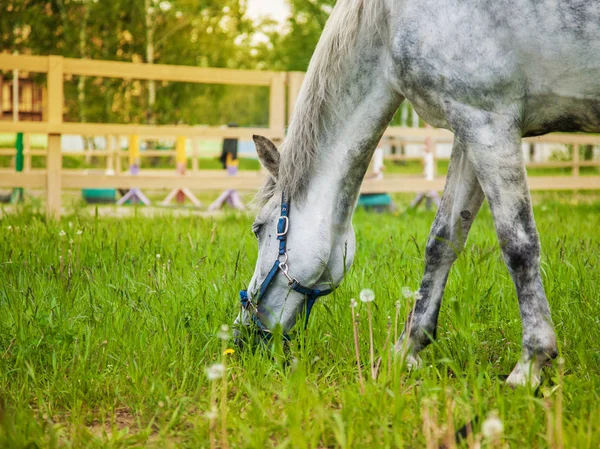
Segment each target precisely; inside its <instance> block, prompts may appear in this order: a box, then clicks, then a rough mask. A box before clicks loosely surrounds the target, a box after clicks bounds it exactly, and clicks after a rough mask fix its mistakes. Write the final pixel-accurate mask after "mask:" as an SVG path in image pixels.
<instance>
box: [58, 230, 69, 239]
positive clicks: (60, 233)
mask: <svg viewBox="0 0 600 449" xmlns="http://www.w3.org/2000/svg"><path fill="white" fill-rule="evenodd" d="M65 235H67V233H66V232H65V231H64V230H62V229H61V231H60V232H59V233H58V236H59V237H64V236H65Z"/></svg>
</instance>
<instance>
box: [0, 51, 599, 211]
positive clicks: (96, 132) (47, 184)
mask: <svg viewBox="0 0 600 449" xmlns="http://www.w3.org/2000/svg"><path fill="white" fill-rule="evenodd" d="M14 69H17V70H19V71H23V72H37V73H45V74H46V75H47V99H46V104H45V105H44V109H45V110H44V115H43V116H44V118H45V120H44V121H42V122H25V121H19V122H9V121H0V133H16V132H22V133H25V155H26V158H25V167H24V172H22V173H15V172H14V171H9V170H0V187H4V188H6V187H25V188H35V189H45V190H46V210H47V213H48V214H49V215H51V216H55V217H57V216H58V215H59V214H60V208H61V191H62V190H63V189H82V188H109V187H110V188H112V187H118V188H133V187H139V188H153V189H158V188H160V189H162V188H164V189H172V188H189V189H193V190H220V189H225V188H236V189H240V190H254V189H257V188H258V187H259V186H260V185H261V184H262V182H263V180H264V174H263V173H262V172H244V171H241V172H240V173H239V174H238V175H237V176H236V177H229V176H227V175H226V174H225V173H224V172H223V171H209V170H202V171H198V165H197V164H198V162H197V161H198V159H197V158H196V157H194V158H193V159H192V172H191V173H189V174H188V175H186V176H180V175H177V174H175V170H173V172H171V173H158V172H156V171H152V172H142V173H141V174H140V175H138V176H131V175H129V174H124V173H123V172H122V170H121V166H120V161H121V159H122V157H121V156H124V155H123V154H122V152H121V150H120V148H119V147H118V145H114V144H113V145H112V146H111V145H109V148H108V149H107V150H108V151H107V152H106V153H105V156H106V157H107V158H112V159H111V161H114V166H115V171H116V176H108V175H89V174H86V173H84V172H83V171H81V170H79V171H74V170H66V169H63V167H62V157H63V155H65V154H68V153H66V152H63V151H62V148H61V136H62V135H63V134H76V135H83V136H105V137H106V138H107V142H115V141H116V142H118V141H119V138H120V137H124V136H130V135H139V136H141V138H142V139H153V138H173V139H174V138H175V137H176V136H184V137H186V138H187V139H190V140H191V141H192V148H197V145H198V142H199V141H200V140H203V139H205V140H206V139H210V140H212V139H223V138H238V139H244V140H247V139H250V138H251V137H252V135H253V134H261V135H264V136H267V137H269V138H271V139H272V140H274V141H275V142H276V143H280V142H281V141H282V140H283V138H284V136H285V127H286V122H287V120H289V117H291V113H292V111H293V107H294V104H295V101H296V99H297V97H298V92H299V90H300V86H301V84H302V81H303V78H304V74H302V73H297V72H292V73H283V72H268V71H249V70H229V69H215V68H199V67H188V66H175V65H159V64H151V65H149V64H142V63H127V62H109V61H96V60H86V59H70V58H63V57H60V56H22V55H8V54H0V70H14ZM65 76H94V77H108V78H122V79H138V80H157V81H173V82H192V83H210V84H233V85H251V86H266V87H269V89H270V96H269V126H268V128H221V127H199V126H170V125H161V126H152V125H137V124H132V125H122V124H104V123H67V122H64V121H63V108H64V92H63V85H64V78H65ZM286 119H287V120H286ZM31 134H45V135H47V136H48V145H47V151H42V150H32V149H31V148H30V145H29V143H28V137H27V136H28V135H31ZM386 136H388V137H389V138H392V139H394V140H396V141H401V142H405V143H419V144H422V143H423V142H424V140H425V138H426V137H430V138H432V139H433V140H434V141H435V142H438V143H447V142H451V141H452V133H450V132H448V131H445V130H440V129H420V128H399V127H390V128H389V129H388V130H387V131H386ZM527 140H528V141H532V142H540V143H541V142H544V143H558V144H572V145H574V148H577V147H578V145H584V144H593V145H600V136H595V135H582V134H550V135H547V136H543V137H537V138H533V139H527ZM144 153H145V154H146V155H147V156H148V155H154V156H156V155H157V154H158V153H157V154H154V153H153V152H142V154H144ZM2 154H14V150H7V149H3V150H0V155H2ZM78 154H79V155H81V154H82V153H78ZM100 154H102V153H96V152H94V155H100ZM196 154H197V153H196ZM32 155H38V156H45V157H46V169H45V170H35V169H33V168H32V167H31V157H30V156H32ZM160 155H165V153H164V152H163V151H161V152H160ZM194 160H195V161H196V162H194ZM530 166H533V164H530ZM583 166H600V161H580V160H579V152H578V151H573V160H572V161H568V162H555V163H550V164H543V167H572V169H573V171H572V173H573V176H560V177H541V176H540V177H532V178H530V186H531V188H532V189H544V190H546V189H567V190H569V189H600V176H583V177H582V176H579V168H580V167H583ZM443 183H444V179H443V178H439V179H436V180H435V181H434V182H433V183H429V182H426V181H424V180H423V179H422V178H421V177H418V178H417V177H410V178H408V177H406V176H386V178H385V179H384V180H383V181H365V182H364V183H363V190H364V191H369V192H415V191H421V190H431V189H438V190H441V189H442V188H443Z"/></svg>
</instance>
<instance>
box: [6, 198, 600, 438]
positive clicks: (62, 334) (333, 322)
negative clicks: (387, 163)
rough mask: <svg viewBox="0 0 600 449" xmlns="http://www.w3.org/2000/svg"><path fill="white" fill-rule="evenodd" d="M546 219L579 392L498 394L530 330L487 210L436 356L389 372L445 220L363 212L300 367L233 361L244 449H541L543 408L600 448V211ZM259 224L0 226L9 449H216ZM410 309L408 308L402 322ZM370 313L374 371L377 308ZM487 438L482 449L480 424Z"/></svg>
mask: <svg viewBox="0 0 600 449" xmlns="http://www.w3.org/2000/svg"><path fill="white" fill-rule="evenodd" d="M396 199H397V200H399V201H400V202H401V203H405V202H406V201H408V199H409V197H408V196H401V197H397V198H396ZM534 201H535V202H539V203H540V205H539V206H536V207H535V215H536V219H537V222H538V226H539V231H540V235H541V239H542V247H543V255H542V276H543V281H544V284H545V287H546V291H547V293H548V299H549V301H550V304H551V307H552V314H553V319H554V322H555V324H556V327H557V331H558V335H559V339H558V340H559V347H560V353H561V356H562V357H563V358H564V359H565V365H564V373H565V374H564V377H561V376H560V375H559V372H558V370H557V368H556V365H554V366H552V367H549V368H547V369H546V370H545V381H544V385H543V388H542V390H541V391H542V392H543V394H544V395H545V396H546V398H545V399H541V398H538V397H536V396H535V395H534V393H533V392H531V391H528V390H526V389H517V390H511V389H510V388H508V387H506V386H505V385H504V383H503V382H502V380H501V379H500V376H501V375H505V374H507V373H508V372H509V371H510V369H511V368H512V366H513V364H514V363H515V362H516V361H517V359H518V356H519V349H520V337H521V324H520V317H519V311H518V305H517V298H516V295H515V293H514V287H513V285H512V282H511V280H510V277H509V275H508V273H507V270H506V267H505V266H504V262H503V260H502V257H501V254H500V250H499V247H498V243H497V239H496V236H495V234H494V230H493V224H492V221H491V216H490V213H489V210H488V209H487V208H484V210H483V211H482V212H481V215H480V216H479V217H478V220H477V221H476V222H475V225H474V227H473V230H472V234H471V235H470V237H469V241H468V243H467V248H466V251H465V252H464V253H463V254H462V255H461V256H460V258H459V259H458V261H457V262H456V264H455V266H454V268H453V270H452V273H451V275H450V278H449V280H448V286H447V292H446V295H445V301H444V304H443V307H442V312H441V315H440V327H439V332H438V339H437V342H436V343H435V344H434V345H432V346H431V347H430V348H428V349H426V350H425V351H424V352H423V354H422V355H423V357H424V367H423V368H421V369H419V370H417V371H415V372H412V373H406V372H405V371H403V370H402V369H401V367H400V366H395V365H390V361H389V360H388V357H387V354H388V353H387V352H385V351H383V350H382V348H383V347H384V344H385V340H386V338H387V333H388V330H387V329H388V328H387V326H388V325H387V323H388V316H391V317H392V320H391V321H392V332H394V330H393V329H394V316H395V313H396V312H395V311H396V306H395V302H396V300H398V299H399V298H401V289H402V287H403V286H408V287H410V288H411V289H412V290H415V289H416V288H417V286H418V283H419V280H420V277H421V274H422V270H423V249H424V246H425V242H426V236H427V233H428V230H429V228H430V226H431V222H432V220H433V213H428V212H427V213H426V212H418V213H406V214H402V215H392V214H379V215H378V214H372V215H371V214H366V213H364V212H363V211H358V212H357V214H356V216H355V219H354V222H355V226H356V233H357V237H358V241H359V242H360V245H359V247H358V248H359V250H358V253H357V257H356V261H355V263H354V266H353V268H352V269H351V270H350V272H349V273H348V277H347V278H346V280H345V281H344V283H343V284H342V286H341V287H340V288H339V289H338V290H337V291H336V292H335V293H334V294H333V295H332V296H330V297H326V298H323V299H321V300H319V303H318V304H317V305H316V306H315V310H314V313H313V315H312V317H311V323H310V325H309V329H308V332H306V333H304V332H303V331H300V332H299V335H298V336H297V338H295V339H294V341H293V342H292V344H291V346H290V348H289V350H288V351H287V352H286V353H282V352H281V351H280V350H277V349H273V350H272V351H271V350H266V349H260V348H259V349H258V350H256V351H252V350H250V348H245V349H243V350H240V349H239V348H238V349H236V352H235V354H233V355H232V356H228V360H227V365H228V368H227V380H228V386H227V392H228V394H227V396H226V401H227V402H226V403H227V407H228V418H227V425H226V432H227V434H228V439H229V445H230V447H256V448H258V447H260V448H270V447H273V448H274V447H341V448H346V447H365V448H367V447H426V438H427V436H426V432H425V431H424V428H425V429H426V427H425V426H426V424H427V422H429V424H431V425H432V426H433V427H434V428H437V429H438V430H441V431H442V433H443V432H444V428H446V426H447V424H449V423H450V421H449V420H452V425H453V426H455V427H460V426H462V425H463V424H465V423H466V422H468V421H470V420H472V419H473V418H475V417H479V418H480V419H481V420H483V419H484V418H485V417H486V416H487V415H488V414H489V413H490V411H491V410H497V412H498V415H499V417H500V419H501V420H502V422H503V423H504V428H505V430H504V441H503V442H502V445H500V444H497V445H490V444H487V443H485V442H484V444H483V446H482V447H505V446H508V447H537V448H546V447H549V446H551V445H552V444H551V443H550V442H549V441H548V440H547V436H548V435H549V433H548V431H547V413H546V407H549V411H550V412H551V413H552V414H553V415H556V412H557V411H558V407H559V406H558V398H559V397H562V401H563V403H562V409H561V410H562V414H563V423H562V425H561V426H560V427H559V429H560V432H561V435H562V438H563V440H564V447H578V448H579V447H589V448H592V447H598V446H599V445H600V423H599V422H598V420H597V419H596V418H597V416H598V414H599V413H600V406H599V404H600V393H599V392H600V380H599V379H600V369H599V367H600V356H599V354H600V325H599V324H600V323H599V322H598V316H600V305H599V303H598V294H597V286H598V285H599V283H600V272H599V271H598V270H597V267H598V265H599V264H600V239H599V237H598V233H597V232H596V231H597V229H596V227H597V219H596V218H597V216H598V214H599V213H600V203H599V202H598V201H599V199H598V196H597V194H589V195H577V194H547V195H543V196H539V195H535V196H534ZM92 215H93V214H92ZM565 217H569V219H568V220H565ZM251 222H252V217H249V216H246V215H223V216H221V217H218V218H202V217H196V216H188V217H176V216H170V215H162V216H160V217H156V218H153V219H151V218H142V217H131V218H127V219H113V218H94V217H93V216H91V215H90V214H89V213H88V212H86V211H85V210H80V211H75V212H74V213H73V214H72V215H70V216H67V217H65V218H64V219H63V220H62V221H60V222H50V221H47V220H46V219H45V218H44V216H43V215H41V214H39V213H37V212H36V211H35V210H26V211H24V212H23V213H22V214H21V215H5V216H4V217H3V218H2V219H1V220H0V254H1V257H0V264H1V265H2V270H1V271H0V348H1V350H0V397H1V398H2V405H1V407H2V408H1V410H2V413H1V414H0V447H10V448H17V449H18V448H25V447H91V448H104V447H113V448H114V447H119V448H125V447H156V448H159V447H160V448H162V447H189V448H198V447H209V435H210V430H209V429H210V426H209V420H208V419H207V417H206V413H207V412H208V411H209V410H210V401H211V399H210V398H211V396H212V395H213V393H211V391H212V392H214V391H218V390H220V388H221V386H222V385H221V383H217V384H211V383H210V382H209V381H208V380H207V377H206V376H205V374H204V369H205V367H207V366H208V365H211V364H213V363H216V362H219V361H221V360H222V359H223V357H224V356H223V355H222V353H223V350H222V344H221V341H220V340H219V339H218V338H217V332H218V329H219V326H220V325H221V324H223V323H231V321H232V318H233V317H234V315H235V314H236V313H237V311H238V310H239V305H238V299H237V298H238V294H237V291H238V290H239V289H240V288H241V287H243V286H245V285H246V284H247V282H248V281H249V279H250V277H251V275H252V271H253V269H254V260H255V257H256V242H255V239H254V237H253V236H252V233H251V231H250V226H251ZM61 230H64V232H65V235H64V236H63V237H61V235H60V231H61ZM78 230H82V231H83V233H82V234H81V235H78V232H77V231H78ZM71 240H72V242H71ZM157 255H160V258H159V257H157ZM61 260H62V261H61ZM363 288H372V289H373V290H374V291H375V294H376V299H375V302H374V303H373V314H374V317H373V318H374V323H375V326H374V329H375V332H374V340H375V348H376V351H377V354H383V360H382V368H381V373H382V374H381V376H380V378H379V379H378V380H376V381H371V380H368V381H366V391H365V394H361V393H360V388H359V385H358V380H357V368H356V363H355V361H354V345H353V331H352V321H351V313H350V308H349V301H350V298H353V297H355V298H358V295H359V292H360V291H361V289H363ZM408 307H409V304H408V303H407V302H406V301H405V300H404V299H401V302H400V309H399V316H400V319H399V321H400V322H402V321H403V320H404V317H405V316H406V314H407V312H408ZM359 312H360V316H361V320H360V329H359V339H360V353H361V359H362V361H363V362H366V361H367V360H368V353H369V351H368V327H367V326H368V322H367V319H366V317H367V314H366V310H365V307H364V306H359ZM366 363H368V362H366ZM365 371H366V370H365ZM554 384H558V385H559V388H556V387H555V386H554ZM450 400H451V401H452V403H453V407H452V409H448V405H447V404H448V403H449V401H450ZM424 411H428V418H427V419H428V420H429V421H427V420H426V419H425V418H426V417H425V415H424ZM448 416H449V417H450V418H448ZM216 432H217V434H220V432H221V431H220V424H219V425H217V427H216ZM474 432H475V436H476V437H478V436H480V432H481V421H480V422H479V423H476V424H475V426H474ZM217 438H218V435H217ZM442 438H443V437H442ZM552 438H554V439H555V440H554V442H555V443H556V441H557V440H556V438H558V432H554V433H553V436H552ZM440 444H441V442H440ZM434 447H439V444H436V445H435V446H434ZM461 447H466V445H464V444H463V445H462V446H461ZM553 447H558V445H554V446H553Z"/></svg>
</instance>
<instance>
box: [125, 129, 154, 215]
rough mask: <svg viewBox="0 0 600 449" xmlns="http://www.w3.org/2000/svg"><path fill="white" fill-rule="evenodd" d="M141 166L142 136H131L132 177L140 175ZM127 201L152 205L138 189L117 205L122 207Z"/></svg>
mask: <svg viewBox="0 0 600 449" xmlns="http://www.w3.org/2000/svg"><path fill="white" fill-rule="evenodd" d="M140 165H141V162H140V136H137V135H132V136H129V173H130V174H131V175H132V176H137V175H138V174H139V173H140ZM127 201H131V202H132V203H138V202H141V203H143V204H145V205H146V206H150V204H151V203H150V200H149V199H148V197H147V196H146V195H144V192H142V191H141V190H140V189H138V188H133V189H130V190H129V192H127V193H126V194H125V196H123V198H121V199H120V200H119V201H117V205H119V206H122V205H123V204H125V203H126V202H127Z"/></svg>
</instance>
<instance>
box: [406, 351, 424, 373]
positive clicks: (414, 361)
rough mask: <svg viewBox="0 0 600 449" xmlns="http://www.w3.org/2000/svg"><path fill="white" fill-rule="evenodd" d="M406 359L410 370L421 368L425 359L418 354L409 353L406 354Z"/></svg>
mask: <svg viewBox="0 0 600 449" xmlns="http://www.w3.org/2000/svg"><path fill="white" fill-rule="evenodd" d="M405 361H406V368H408V370H409V371H413V370H416V369H419V368H421V366H422V365H423V360H421V357H419V356H418V355H416V354H415V355H413V354H408V355H407V356H406V359H405Z"/></svg>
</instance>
